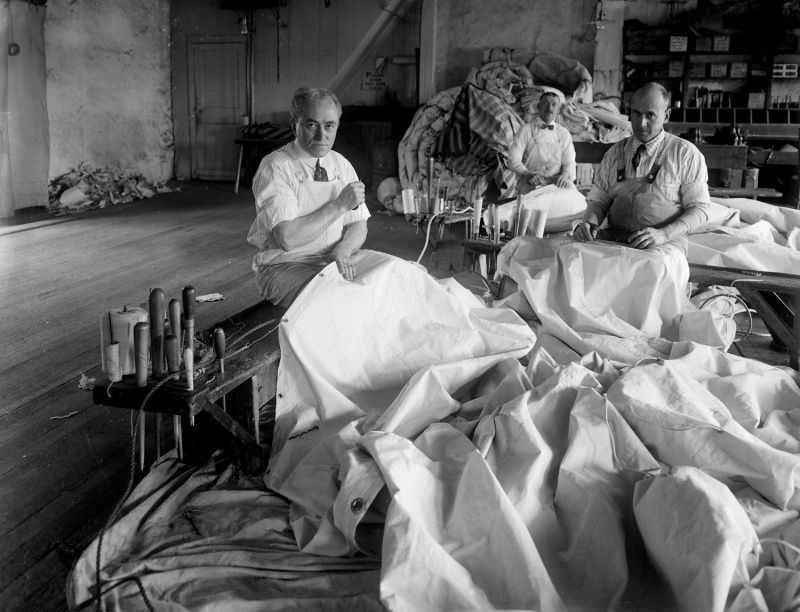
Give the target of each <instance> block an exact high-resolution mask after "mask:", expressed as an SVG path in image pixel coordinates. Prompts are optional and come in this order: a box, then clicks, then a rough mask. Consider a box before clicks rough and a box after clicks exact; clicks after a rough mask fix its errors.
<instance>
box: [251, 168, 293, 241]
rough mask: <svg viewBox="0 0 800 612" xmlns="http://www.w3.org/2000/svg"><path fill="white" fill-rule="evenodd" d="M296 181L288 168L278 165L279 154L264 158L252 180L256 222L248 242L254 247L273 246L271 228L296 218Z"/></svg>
mask: <svg viewBox="0 0 800 612" xmlns="http://www.w3.org/2000/svg"><path fill="white" fill-rule="evenodd" d="M296 194H297V179H296V178H295V177H294V176H293V174H292V169H291V166H290V165H289V164H287V163H281V159H280V157H279V156H278V155H275V156H274V157H273V155H272V154H271V155H267V156H266V157H265V158H264V159H263V160H261V164H260V165H259V167H258V170H257V172H256V175H255V177H254V178H253V196H254V197H255V203H256V219H255V222H254V223H253V225H252V227H251V228H250V232H249V233H248V235H247V241H248V242H249V243H250V244H252V245H253V246H255V247H256V248H259V249H263V248H265V247H267V246H274V245H273V244H271V242H270V240H271V237H272V230H273V228H274V227H275V226H276V225H278V223H281V222H282V221H290V220H292V219H295V218H296V217H297V216H298V215H299V210H300V207H299V203H298V201H297V195H296Z"/></svg>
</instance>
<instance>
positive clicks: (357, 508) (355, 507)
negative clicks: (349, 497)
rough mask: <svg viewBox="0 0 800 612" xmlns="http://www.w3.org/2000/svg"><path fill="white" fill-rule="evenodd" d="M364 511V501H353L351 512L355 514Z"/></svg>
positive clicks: (356, 499) (357, 498) (358, 498)
mask: <svg viewBox="0 0 800 612" xmlns="http://www.w3.org/2000/svg"><path fill="white" fill-rule="evenodd" d="M363 509H364V500H363V499H361V498H360V497H356V498H355V499H354V500H353V501H351V502H350V510H352V511H353V512H354V513H358V512H361V511H362V510H363Z"/></svg>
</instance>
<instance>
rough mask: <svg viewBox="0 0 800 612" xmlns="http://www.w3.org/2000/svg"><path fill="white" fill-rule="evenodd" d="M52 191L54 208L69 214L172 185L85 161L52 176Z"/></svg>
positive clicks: (140, 196)
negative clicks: (96, 166) (97, 166)
mask: <svg viewBox="0 0 800 612" xmlns="http://www.w3.org/2000/svg"><path fill="white" fill-rule="evenodd" d="M48 191H49V201H50V205H49V208H50V211H51V212H53V213H54V214H68V213H76V212H82V211H85V210H92V209H96V208H106V207H108V206H114V205H117V204H126V203H128V202H133V201H134V200H142V199H147V198H152V197H153V196H154V195H155V194H157V193H169V192H171V191H172V189H171V188H170V187H168V186H167V184H166V183H164V182H154V181H150V180H148V179H147V178H145V177H144V176H142V175H141V174H137V173H132V172H126V171H124V170H120V169H116V168H93V167H92V166H90V165H89V164H87V163H81V164H79V165H78V167H77V168H73V169H72V170H70V171H69V172H65V173H64V174H62V175H61V176H58V177H56V178H54V179H53V180H51V181H50V185H49V189H48Z"/></svg>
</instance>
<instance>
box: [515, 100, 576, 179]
mask: <svg viewBox="0 0 800 612" xmlns="http://www.w3.org/2000/svg"><path fill="white" fill-rule="evenodd" d="M563 101H564V95H563V94H562V93H561V92H560V91H558V90H557V89H553V88H547V89H545V91H544V92H543V93H542V95H541V96H540V98H539V103H538V104H537V106H536V108H537V111H538V113H537V116H536V118H535V119H534V120H533V121H532V122H529V123H526V124H525V125H524V126H523V127H522V129H521V130H520V131H519V133H518V134H517V135H516V137H515V138H514V142H513V144H512V145H511V148H510V149H509V151H508V167H509V168H510V169H511V170H513V171H514V172H516V174H517V175H518V177H519V181H518V188H519V191H520V193H523V194H524V193H527V192H529V191H531V190H532V189H535V188H536V187H540V186H542V185H556V186H558V187H561V188H564V189H566V188H568V187H571V186H572V185H573V183H574V182H575V145H574V144H572V136H571V135H570V133H569V131H567V129H566V128H565V127H564V126H563V125H560V124H558V123H556V117H557V116H558V112H559V110H560V108H561V105H562V104H563Z"/></svg>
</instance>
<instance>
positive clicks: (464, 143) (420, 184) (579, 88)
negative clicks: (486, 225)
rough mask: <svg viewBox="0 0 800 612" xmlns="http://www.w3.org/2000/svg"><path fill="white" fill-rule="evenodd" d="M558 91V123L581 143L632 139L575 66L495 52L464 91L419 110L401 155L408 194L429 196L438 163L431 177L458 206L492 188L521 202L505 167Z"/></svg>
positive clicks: (624, 121)
mask: <svg viewBox="0 0 800 612" xmlns="http://www.w3.org/2000/svg"><path fill="white" fill-rule="evenodd" d="M553 88H555V89H557V90H558V91H560V92H562V93H563V94H564V96H565V104H564V105H563V106H562V108H561V111H560V115H559V117H558V121H559V122H560V123H561V124H562V125H564V126H565V127H566V128H567V129H568V130H569V132H570V133H571V134H572V137H573V140H575V141H576V142H577V141H583V142H606V143H613V142H617V141H618V140H622V139H623V138H625V137H626V136H628V135H630V122H629V121H628V118H627V117H626V116H624V115H622V114H621V113H620V112H619V109H618V108H617V106H616V104H615V103H614V101H612V100H597V101H593V100H592V89H591V75H590V74H589V72H588V70H587V69H586V68H585V67H584V66H583V65H582V64H580V63H579V62H577V61H576V60H572V59H570V58H565V57H563V56H560V55H556V54H549V53H540V54H535V53H532V52H527V51H522V50H513V49H507V48H492V49H488V50H487V51H486V52H485V53H484V56H483V63H482V65H481V66H480V67H477V68H473V69H472V70H471V71H470V73H469V75H468V77H467V78H466V80H465V82H464V84H463V85H461V86H458V87H451V88H448V89H445V90H443V91H441V92H439V93H437V94H436V95H434V96H433V97H432V98H431V99H430V100H428V101H427V102H426V103H425V104H423V105H422V106H421V107H420V108H419V109H418V110H417V112H416V114H415V115H414V117H413V119H412V121H411V124H410V125H409V127H408V129H407V130H406V133H405V135H404V136H403V138H402V140H401V141H400V143H399V145H398V148H397V155H398V162H399V163H398V166H399V168H398V173H399V181H400V186H401V188H402V189H415V190H416V191H417V193H427V189H428V182H429V174H430V170H431V169H430V165H429V159H430V157H431V156H433V158H434V165H433V175H432V177H433V178H435V182H436V184H438V185H440V186H441V187H446V188H447V189H448V193H449V195H450V197H452V198H453V199H456V200H461V201H462V202H463V203H465V204H467V205H469V204H471V203H472V202H473V201H474V200H475V198H476V196H477V195H481V194H483V193H484V192H485V191H486V188H487V186H489V185H492V186H493V187H494V188H496V190H497V193H498V197H501V198H504V197H509V196H512V195H514V194H515V193H516V176H515V175H514V173H513V172H510V171H509V170H508V169H507V168H506V167H505V161H506V157H507V153H508V150H509V147H510V146H511V143H512V141H513V139H514V136H515V134H516V133H517V131H518V130H519V128H520V127H521V126H522V125H523V123H524V122H526V121H530V120H532V119H533V118H534V117H535V115H536V104H537V103H538V100H539V97H540V96H541V94H542V93H543V92H544V91H547V90H548V89H551V90H552V89H553ZM454 134H456V135H458V138H456V137H454ZM454 144H457V145H458V146H454ZM389 206H391V207H392V208H393V209H396V208H399V207H396V206H395V203H394V202H390V203H389Z"/></svg>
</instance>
